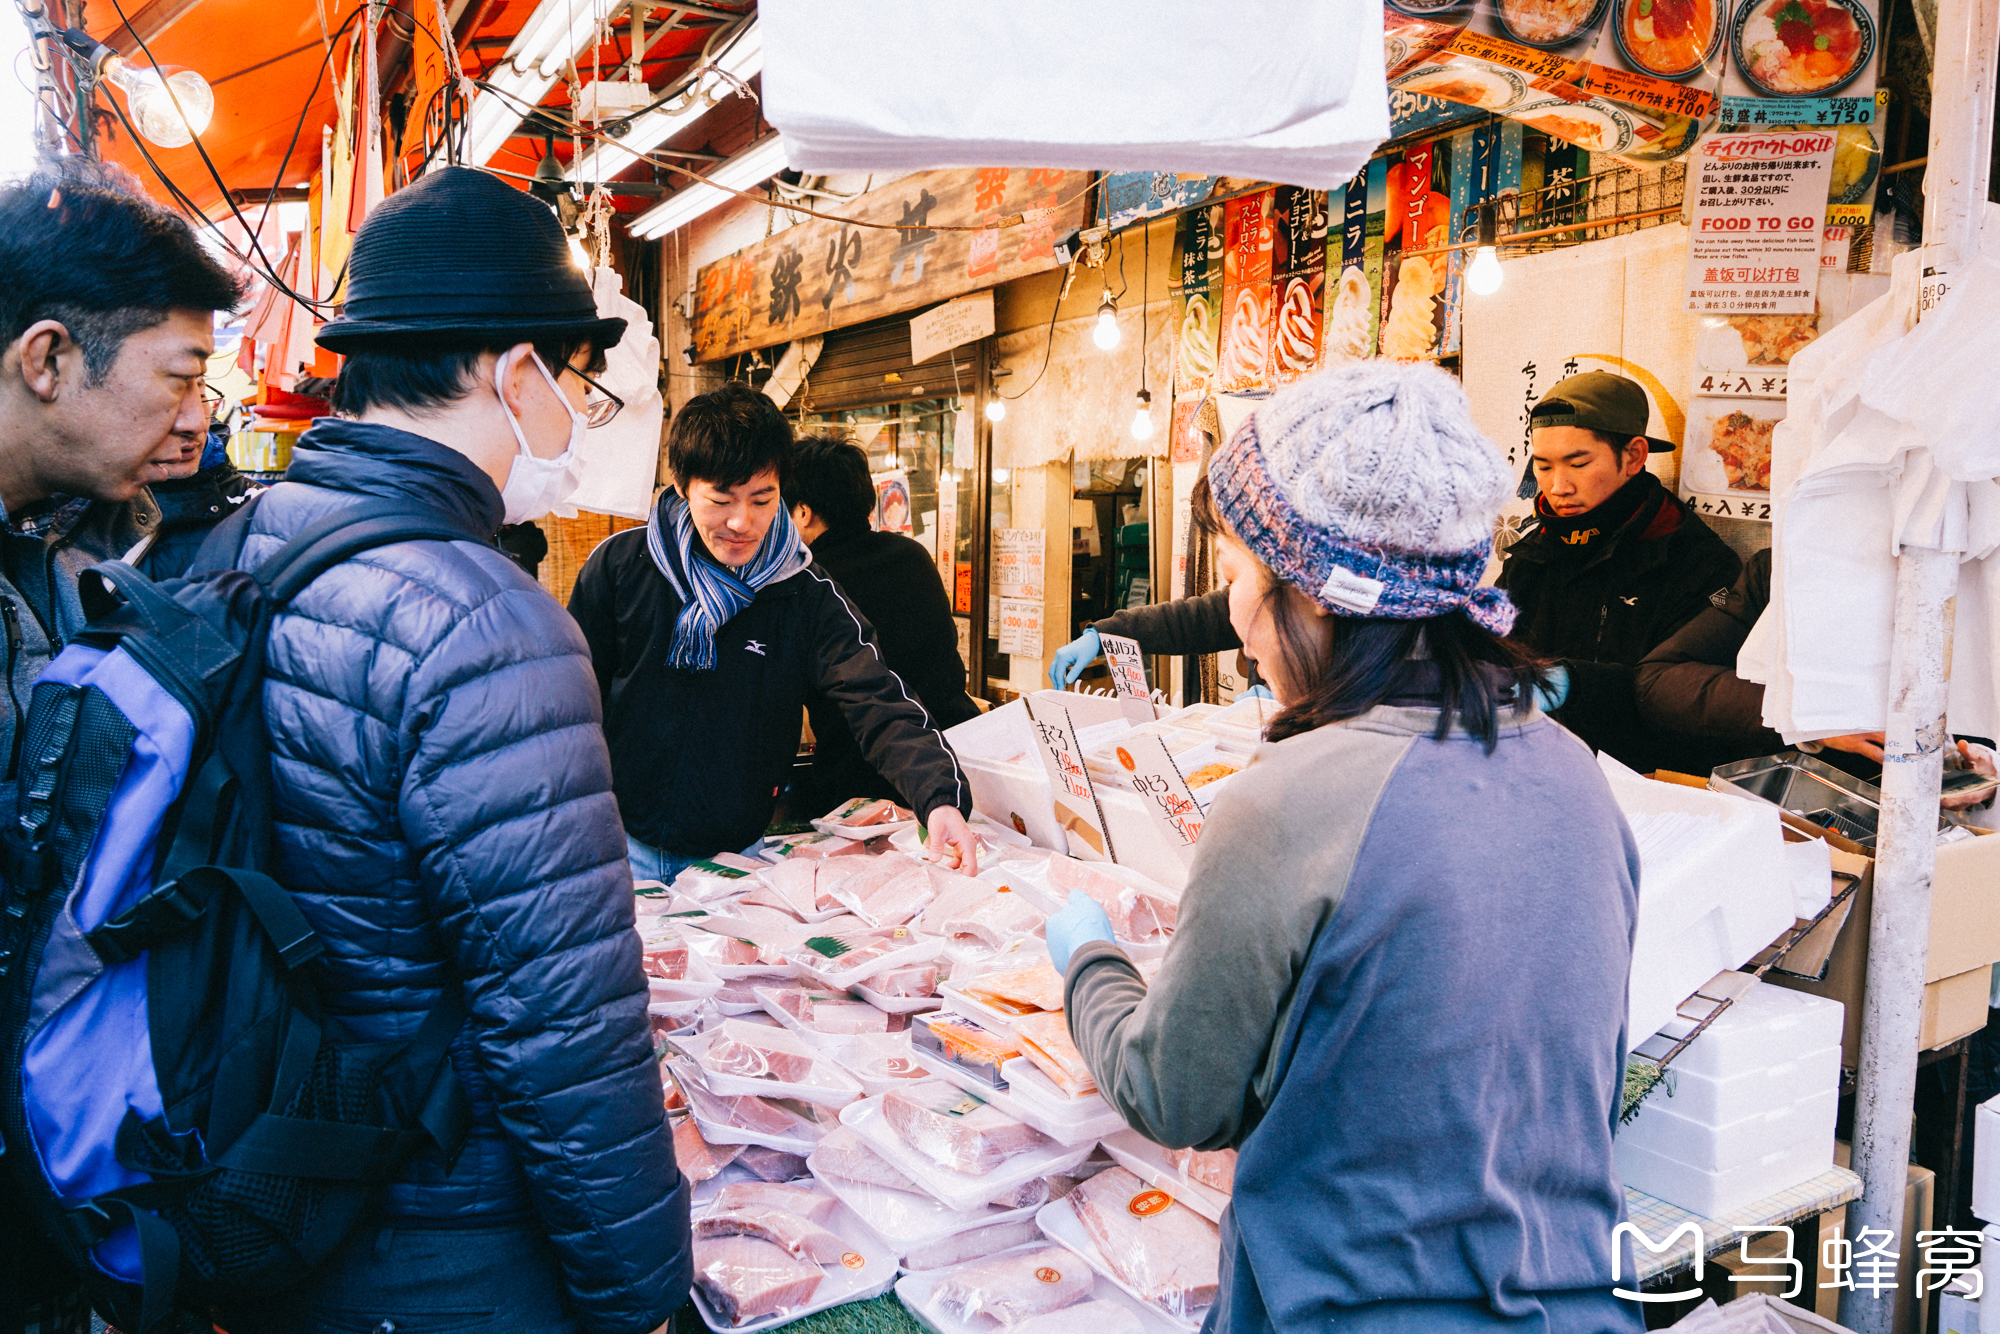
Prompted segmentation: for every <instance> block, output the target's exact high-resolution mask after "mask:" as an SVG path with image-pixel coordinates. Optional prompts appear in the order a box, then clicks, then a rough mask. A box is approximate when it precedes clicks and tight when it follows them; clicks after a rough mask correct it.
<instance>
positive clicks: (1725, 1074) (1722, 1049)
mask: <svg viewBox="0 0 2000 1334" xmlns="http://www.w3.org/2000/svg"><path fill="white" fill-rule="evenodd" d="M1704 980H1706V979H1704ZM1844 1013H1845V1007H1844V1006H1842V1005H1841V1003H1840V1002H1839V1001H1837V1000H1828V999H1827V998H1826V997H1824V996H1814V995H1810V994H1808V993H1806V992H1803V991H1793V990H1791V989H1790V988H1787V987H1778V986H1772V985H1771V984H1770V983H1769V982H1757V983H1753V984H1752V985H1751V987H1750V988H1749V990H1748V991H1746V992H1744V994H1743V996H1742V997H1741V998H1740V999H1738V1000H1736V1001H1735V1002H1733V1003H1732V1004H1731V1005H1730V1007H1729V1008H1728V1009H1727V1010H1724V1011H1723V1012H1722V1013H1721V1014H1720V1015H1717V1016H1716V1019H1715V1022H1714V1023H1712V1024H1710V1025H1709V1026H1708V1027H1707V1028H1706V1029H1704V1030H1702V1034H1701V1036H1700V1037H1698V1038H1696V1039H1695V1040H1694V1041H1693V1042H1691V1043H1689V1044H1688V1046H1687V1049H1686V1050H1685V1051H1683V1052H1682V1053H1681V1054H1680V1055H1679V1056H1676V1057H1674V1062H1673V1064H1672V1065H1670V1066H1668V1067H1667V1069H1668V1070H1669V1071H1673V1072H1676V1073H1678V1074H1682V1075H1700V1076H1705V1077H1707V1078H1710V1079H1716V1080H1727V1079H1734V1078H1737V1077H1740V1076H1742V1075H1745V1074H1751V1073H1754V1072H1757V1071H1763V1070H1768V1069H1772V1068H1774V1067H1778V1066H1782V1065H1785V1064H1787V1063H1789V1062H1791V1061H1792V1060H1794V1059H1796V1058H1797V1056H1798V1054H1800V1053H1817V1052H1820V1051H1823V1050H1824V1049H1826V1048H1828V1047H1835V1048H1838V1047H1839V1046H1840V1032H1841V1022H1842V1018H1843V1015H1844ZM1696 1022H1697V1020H1694V1019H1686V1018H1683V1017H1681V1016H1680V1015H1679V1014H1675V1015H1674V1017H1673V1018H1672V1019H1670V1020H1669V1021H1668V1022H1667V1023H1666V1024H1665V1025H1664V1026H1663V1027H1662V1028H1661V1029H1660V1038H1664V1039H1673V1040H1674V1041H1678V1040H1679V1039H1681V1038H1683V1037H1685V1036H1686V1035H1687V1034H1688V1033H1690V1032H1692V1031H1693V1029H1694V1026H1695V1023H1696ZM1659 1045H1660V1043H1659V1039H1655V1040H1654V1041H1652V1042H1648V1043H1644V1044H1641V1046H1642V1047H1643V1049H1644V1050H1645V1051H1652V1050H1654V1049H1655V1048H1656V1046H1659ZM1666 1045H1671V1044H1670V1043H1669V1044H1666ZM1653 1096H1654V1097H1658V1096H1659V1095H1658V1094H1657V1093H1656V1094H1654V1095H1653ZM1647 1101H1648V1102H1651V1101H1652V1099H1651V1098H1648V1099H1647Z"/></svg>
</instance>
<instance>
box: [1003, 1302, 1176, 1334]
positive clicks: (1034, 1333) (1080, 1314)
mask: <svg viewBox="0 0 2000 1334" xmlns="http://www.w3.org/2000/svg"><path fill="white" fill-rule="evenodd" d="M1145 1328H1146V1326H1145V1324H1144V1323H1143V1322H1142V1321H1141V1320H1140V1319H1139V1313H1138V1312H1137V1311H1135V1310H1133V1309H1132V1308H1131V1307H1129V1306H1123V1305H1120V1304H1119V1303H1117V1302H1107V1301H1103V1300H1092V1301H1087V1302H1078V1303H1077V1304H1076V1305H1075V1306H1065V1307H1063V1309H1062V1310H1060V1311H1050V1312H1049V1313H1048V1314H1047V1315H1036V1316H1029V1317H1028V1318H1027V1319H1026V1320H1023V1321H1021V1322H1020V1323H1018V1324H1014V1325H1009V1326H1008V1327H1007V1334H1144V1331H1145Z"/></svg>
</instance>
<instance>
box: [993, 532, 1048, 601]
mask: <svg viewBox="0 0 2000 1334" xmlns="http://www.w3.org/2000/svg"><path fill="white" fill-rule="evenodd" d="M1047 540H1048V535H1047V534H1046V533H1044V532H1043V531H1042V530H1041V529H1039V528H996V529H994V530H993V588H994V592H995V595H996V596H998V597H1002V598H1025V599H1029V600H1031V601H1034V602H1037V603H1039V602H1040V601H1041V597H1042V588H1043V573H1042V571H1043V565H1042V558H1043V552H1044V549H1045V544H1046V542H1047Z"/></svg>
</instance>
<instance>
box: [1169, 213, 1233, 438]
mask: <svg viewBox="0 0 2000 1334" xmlns="http://www.w3.org/2000/svg"><path fill="white" fill-rule="evenodd" d="M1223 235H1224V225H1223V209H1222V206H1221V205H1219V204H1218V205H1215V206H1213V207H1210V208H1197V209H1190V210H1189V211H1188V212H1186V213H1183V214H1182V215H1181V220H1180V227H1179V229H1178V230H1177V232H1176V233H1175V237H1174V246H1175V249H1176V251H1177V252H1178V257H1179V258H1178V263H1177V265H1176V270H1177V271H1176V273H1175V277H1174V283H1173V289H1172V291H1171V292H1170V293H1169V296H1170V297H1171V299H1172V302H1173V311H1174V325H1175V328H1176V329H1177V330H1178V331H1179V337H1178V339H1177V340H1176V342H1175V345H1174V394H1175V396H1176V397H1177V398H1197V399H1198V398H1200V397H1202V396H1203V395H1204V394H1206V393H1207V392H1208V391H1209V390H1210V389H1211V388H1212V387H1213V386H1214V383H1215V358H1216V350H1217V344H1218V342H1219V341H1220V335H1221V332H1222V318H1221V307H1222V242H1223Z"/></svg>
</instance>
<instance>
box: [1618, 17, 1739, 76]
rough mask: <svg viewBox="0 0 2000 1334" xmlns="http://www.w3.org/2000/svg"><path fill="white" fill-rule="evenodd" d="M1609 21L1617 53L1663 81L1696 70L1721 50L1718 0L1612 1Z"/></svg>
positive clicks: (1707, 63) (1721, 20) (1703, 66)
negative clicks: (1616, 44) (1615, 40)
mask: <svg viewBox="0 0 2000 1334" xmlns="http://www.w3.org/2000/svg"><path fill="white" fill-rule="evenodd" d="M1611 24H1612V26H1611V31H1612V35H1613V36H1614V37H1615V38H1616V39H1617V42H1618V50H1619V53H1620V54H1621V55H1623V56H1624V57H1625V59H1627V60H1628V61H1630V62H1631V63H1632V67H1633V68H1634V69H1637V70H1641V71H1644V72H1645V73H1647V74H1651V75H1654V76H1656V77H1658V78H1662V79H1682V78H1686V77H1687V76H1688V75H1690V74H1697V73H1699V72H1701V71H1702V70H1703V69H1705V68H1707V67H1708V66H1709V65H1710V64H1712V63H1713V62H1714V60H1715V57H1716V53H1717V52H1718V51H1720V50H1721V48H1722V27H1723V13H1722V0H1615V3H1614V4H1613V6H1612V14H1611Z"/></svg>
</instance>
